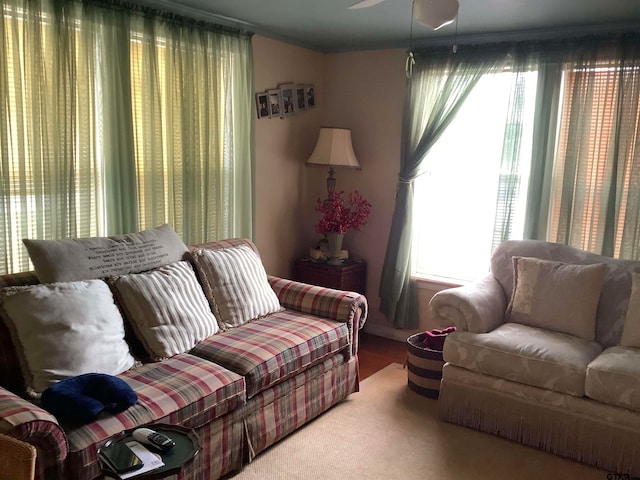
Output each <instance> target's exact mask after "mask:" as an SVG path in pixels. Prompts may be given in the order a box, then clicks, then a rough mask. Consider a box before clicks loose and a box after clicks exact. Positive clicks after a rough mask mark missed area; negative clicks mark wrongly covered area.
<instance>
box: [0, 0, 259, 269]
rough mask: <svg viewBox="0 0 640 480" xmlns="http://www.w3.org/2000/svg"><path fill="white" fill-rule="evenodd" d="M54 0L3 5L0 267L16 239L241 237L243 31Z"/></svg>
mask: <svg viewBox="0 0 640 480" xmlns="http://www.w3.org/2000/svg"><path fill="white" fill-rule="evenodd" d="M56 1H57V0H56ZM56 1H54V0H50V1H49V0H43V1H41V2H28V1H25V0H9V1H7V2H3V4H2V9H3V10H2V14H3V15H2V17H1V18H0V22H1V23H0V102H2V104H3V106H4V107H3V110H2V112H1V113H0V174H1V175H0V274H2V273H11V272H17V271H24V270H28V269H30V268H31V265H30V263H29V261H28V258H27V254H26V250H25V249H24V247H23V246H22V242H21V240H22V238H40V239H48V238H49V239H52V238H62V237H89V236H98V235H114V234H118V233H125V232H131V231H136V230H140V229H147V228H153V227H155V226H157V225H159V224H162V223H170V224H171V225H172V226H173V227H174V228H175V230H176V231H177V232H178V234H180V235H181V236H182V238H183V239H184V241H185V242H186V243H198V242H202V241H206V240H211V239H215V238H221V237H229V236H247V237H251V236H252V231H251V228H252V204H253V202H252V200H251V199H252V192H251V157H252V153H251V149H252V144H251V128H252V121H251V120H252V116H251V106H252V92H251V79H252V76H253V73H252V72H251V70H250V65H251V62H250V56H251V43H250V38H249V37H247V36H242V35H236V34H233V33H221V32H218V31H217V30H215V28H213V29H211V30H207V29H206V28H205V29H202V30H201V29H199V28H196V27H194V26H193V25H191V24H189V28H184V26H183V25H181V24H179V22H180V20H179V19H177V18H175V17H172V18H171V20H170V21H165V20H164V19H163V18H161V17H160V16H140V15H138V14H135V15H130V14H129V12H128V11H127V10H126V8H115V9H113V10H112V9H109V8H100V7H95V6H91V7H90V8H87V7H86V6H84V5H83V3H81V2H73V1H69V2H68V3H67V5H66V8H64V9H61V8H55V7H54V4H55V3H56ZM129 15H130V16H129ZM123 60H124V62H123ZM127 62H128V63H127ZM123 63H124V64H123Z"/></svg>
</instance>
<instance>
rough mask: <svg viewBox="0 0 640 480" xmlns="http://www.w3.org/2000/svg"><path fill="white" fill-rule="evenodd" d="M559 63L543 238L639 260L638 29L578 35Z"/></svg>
mask: <svg viewBox="0 0 640 480" xmlns="http://www.w3.org/2000/svg"><path fill="white" fill-rule="evenodd" d="M563 70H564V71H565V85H566V87H565V88H566V93H565V99H569V100H570V101H568V102H567V105H566V111H565V113H564V114H563V118H562V120H563V124H562V128H561V130H560V138H559V145H560V146H559V149H558V154H557V156H556V158H555V162H556V180H555V182H554V190H553V195H554V196H555V199H556V207H555V208H554V209H553V211H552V217H554V218H552V221H553V228H552V229H551V231H550V239H551V240H552V241H555V242H559V243H565V244H568V245H572V246H575V247H577V248H581V249H585V250H589V251H592V252H595V253H600V254H603V255H607V256H612V257H619V258H625V259H632V260H639V259H640V244H639V241H640V226H639V225H640V216H639V215H640V213H639V208H638V207H639V206H640V195H639V190H640V130H639V129H638V121H639V120H638V119H639V118H640V105H639V103H640V100H639V99H640V36H637V35H631V36H623V37H621V38H616V39H614V40H613V41H611V40H606V41H598V40H597V39H592V40H591V41H588V42H583V43H582V44H581V45H580V47H579V48H576V49H575V50H572V51H570V52H568V53H567V55H566V56H565V58H563Z"/></svg>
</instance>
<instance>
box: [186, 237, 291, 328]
mask: <svg viewBox="0 0 640 480" xmlns="http://www.w3.org/2000/svg"><path fill="white" fill-rule="evenodd" d="M191 254H192V257H193V261H194V263H195V265H196V269H197V270H198V273H199V274H200V278H201V280H202V285H203V287H204V291H205V294H206V295H207V298H208V299H209V303H210V304H211V306H212V308H213V309H214V312H215V314H216V318H217V319H218V323H219V325H220V328H222V329H224V330H226V329H229V328H233V327H238V326H240V325H243V324H245V323H247V322H249V321H251V320H255V319H257V318H261V317H265V316H267V315H270V314H272V313H276V312H279V311H281V310H282V307H281V306H280V302H279V301H278V297H277V296H276V294H275V292H274V291H273V289H272V288H271V286H270V285H269V282H268V280H267V272H266V271H265V270H264V267H263V266H262V262H261V260H260V257H259V256H258V254H257V253H256V252H255V251H253V250H252V249H251V248H250V247H249V246H247V245H241V246H238V247H230V248H220V249H216V250H211V249H197V250H194V251H192V252H191Z"/></svg>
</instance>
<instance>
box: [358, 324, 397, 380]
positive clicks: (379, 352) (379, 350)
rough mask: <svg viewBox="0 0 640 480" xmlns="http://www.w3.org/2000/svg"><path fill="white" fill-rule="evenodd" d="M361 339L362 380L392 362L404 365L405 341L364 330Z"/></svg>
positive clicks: (359, 350)
mask: <svg viewBox="0 0 640 480" xmlns="http://www.w3.org/2000/svg"><path fill="white" fill-rule="evenodd" d="M359 341H360V343H359V348H358V360H359V364H360V380H364V379H365V378H367V377H369V376H371V375H373V374H374V373H376V372H377V371H379V370H382V369H383V368H384V367H386V366H387V365H390V364H392V363H399V364H400V365H404V360H405V357H406V356H407V345H406V343H405V342H398V341H396V340H390V339H388V338H383V337H378V336H376V335H370V334H367V333H363V332H362V331H361V332H360V339H359Z"/></svg>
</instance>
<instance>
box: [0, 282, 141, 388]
mask: <svg viewBox="0 0 640 480" xmlns="http://www.w3.org/2000/svg"><path fill="white" fill-rule="evenodd" d="M0 305H1V306H2V310H3V315H4V317H5V320H6V323H7V325H8V327H9V330H10V332H11V336H12V338H13V341H14V344H15V346H16V351H17V353H18V356H19V358H20V363H21V366H22V369H23V373H24V377H25V380H26V383H27V392H28V393H29V394H31V395H33V396H37V395H38V394H40V393H42V391H43V390H45V389H46V388H47V387H49V386H50V385H52V384H53V383H55V382H57V381H59V380H62V379H64V378H68V377H73V376H76V375H81V374H83V373H106V374H108V375H117V374H119V373H122V372H124V371H126V370H128V369H130V368H131V367H132V366H133V365H134V364H135V360H134V358H133V357H132V356H131V354H130V353H129V346H128V345H127V343H126V342H125V340H124V323H123V319H122V316H121V315H120V311H119V310H118V307H117V306H116V304H115V302H114V299H113V295H112V293H111V290H110V289H109V287H108V286H107V284H106V283H105V282H103V281H102V280H88V281H81V282H72V283H53V284H48V285H31V286H28V287H8V288H5V289H3V290H1V291H0Z"/></svg>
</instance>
